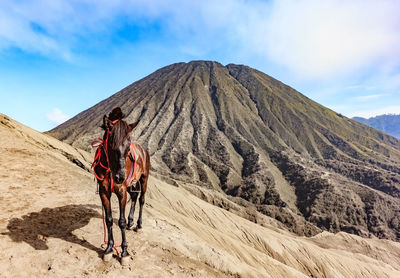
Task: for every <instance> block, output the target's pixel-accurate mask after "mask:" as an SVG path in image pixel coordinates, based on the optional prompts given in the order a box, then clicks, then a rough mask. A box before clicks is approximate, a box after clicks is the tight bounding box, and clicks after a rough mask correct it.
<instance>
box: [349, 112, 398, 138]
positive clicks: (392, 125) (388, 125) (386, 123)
mask: <svg viewBox="0 0 400 278" xmlns="http://www.w3.org/2000/svg"><path fill="white" fill-rule="evenodd" d="M352 119H353V120H355V121H358V122H360V123H363V124H365V125H368V126H370V127H373V128H376V129H379V130H381V131H384V132H386V133H387V134H390V135H392V136H394V137H397V138H400V114H384V115H378V116H375V117H370V118H368V119H366V118H363V117H353V118H352Z"/></svg>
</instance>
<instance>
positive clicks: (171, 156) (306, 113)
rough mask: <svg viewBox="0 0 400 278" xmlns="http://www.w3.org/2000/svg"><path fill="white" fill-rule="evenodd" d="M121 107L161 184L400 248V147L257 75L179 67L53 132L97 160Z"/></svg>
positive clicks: (312, 228)
mask: <svg viewBox="0 0 400 278" xmlns="http://www.w3.org/2000/svg"><path fill="white" fill-rule="evenodd" d="M115 106H120V107H121V108H122V110H123V111H124V112H125V114H126V115H127V120H128V121H135V120H137V119H140V123H139V125H138V126H137V128H136V130H135V131H134V132H133V138H135V140H137V141H138V143H140V144H142V145H145V146H147V147H148V148H149V151H150V153H151V155H152V165H153V167H152V171H153V173H155V174H156V175H158V176H160V177H164V178H165V179H172V180H177V181H180V182H181V183H187V184H189V183H196V184H198V185H200V186H203V187H205V188H211V189H213V190H215V191H217V192H220V193H223V194H226V196H227V198H230V199H232V200H234V201H235V202H237V203H240V204H241V205H245V206H249V207H254V208H255V209H256V210H257V211H259V212H262V213H264V214H266V215H269V216H273V217H275V218H276V219H278V220H279V221H281V222H282V223H284V224H285V225H286V226H287V227H288V228H289V230H291V231H294V232H296V233H298V234H303V235H314V234H316V233H317V232H318V231H319V230H320V229H324V230H328V231H333V232H337V231H340V230H344V231H348V232H352V233H355V234H358V235H363V236H371V235H375V236H378V237H382V238H389V239H393V240H399V238H400V226H399V223H400V203H399V200H398V196H400V194H399V193H400V141H399V140H398V139H396V138H394V137H391V136H389V135H387V134H385V133H383V132H379V131H376V130H375V129H373V128H370V127H366V126H364V125H362V124H360V123H358V122H356V121H353V120H351V119H348V118H346V117H343V116H342V115H340V114H338V113H336V112H334V111H332V110H329V109H327V108H325V107H323V106H321V105H319V104H318V103H316V102H314V101H312V100H310V99H309V98H307V97H305V96H304V95H302V94H300V93H299V92H297V91H296V90H294V89H292V88H290V87H289V86H286V85H285V84H283V83H282V82H280V81H278V80H276V79H273V78H272V77H270V76H268V75H266V74H264V73H262V72H260V71H257V70H254V69H252V68H250V67H247V66H243V65H234V64H228V65H227V66H223V65H221V64H220V63H217V62H210V61H193V62H190V63H176V64H172V65H169V66H166V67H164V68H161V69H159V70H157V71H155V72H154V73H152V74H150V75H149V76H147V77H145V78H143V79H141V80H139V81H137V82H135V83H133V84H131V85H129V86H127V87H126V88H124V89H122V90H121V91H119V92H117V93H116V94H114V95H113V96H111V97H110V98H108V99H106V100H103V101H102V102H100V103H98V104H96V105H95V106H93V107H92V108H90V109H88V110H86V111H83V112H82V113H80V114H78V115H77V116H76V117H74V118H72V119H70V120H69V121H67V122H66V123H64V124H62V125H60V126H59V127H57V128H55V129H53V130H51V131H49V134H51V135H52V136H55V137H56V138H58V139H61V140H63V141H65V142H67V143H70V144H72V145H73V146H76V147H80V148H83V149H86V150H88V147H89V143H90V141H91V140H92V139H93V138H96V137H98V136H99V135H100V134H101V132H102V131H101V129H100V128H99V126H100V121H101V119H102V116H103V115H104V114H106V113H108V112H109V111H111V109H112V108H114V107H115ZM387 206H388V207H389V208H390V209H389V210H388V209H387V208H388V207H387Z"/></svg>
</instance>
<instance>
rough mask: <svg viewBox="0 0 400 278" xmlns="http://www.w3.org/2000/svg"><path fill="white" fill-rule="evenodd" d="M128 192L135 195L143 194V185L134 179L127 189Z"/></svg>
mask: <svg viewBox="0 0 400 278" xmlns="http://www.w3.org/2000/svg"><path fill="white" fill-rule="evenodd" d="M127 191H128V192H130V193H133V192H141V191H142V190H141V184H140V182H139V181H138V180H134V179H133V180H132V181H131V182H130V183H129V185H128V188H127Z"/></svg>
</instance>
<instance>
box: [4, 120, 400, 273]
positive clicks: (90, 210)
mask: <svg viewBox="0 0 400 278" xmlns="http://www.w3.org/2000/svg"><path fill="white" fill-rule="evenodd" d="M0 152H1V154H2V155H1V156H0V161H1V165H2V167H1V168H0V176H1V177H2V178H1V179H0V193H1V194H0V198H1V199H0V200H1V201H0V250H1V256H0V265H1V266H2V271H1V275H0V276H1V277H121V276H123V277H188V276H190V277H274V278H279V277H284V278H288V277H296V278H298V277H399V276H400V267H399V266H400V243H397V242H393V241H388V240H380V239H365V238H361V237H359V236H355V235H349V234H346V233H342V232H341V233H338V234H331V233H328V232H323V233H321V234H318V235H317V236H315V237H311V238H305V237H299V236H296V235H294V234H292V233H289V232H287V231H285V230H282V229H279V228H277V224H279V223H277V222H276V221H275V220H273V219H271V218H269V217H266V216H260V217H263V218H264V219H265V221H264V227H263V226H261V225H258V224H255V223H252V222H250V221H248V220H245V219H244V218H242V217H239V216H237V215H236V214H234V213H231V212H229V211H227V210H225V209H222V208H218V207H216V206H213V205H211V204H209V203H207V202H205V201H202V200H201V199H199V198H197V197H195V196H194V195H193V194H191V193H190V192H189V191H187V189H185V186H184V183H182V182H179V181H178V182H176V184H175V185H170V184H168V183H165V182H163V181H161V180H158V179H156V178H155V177H154V176H152V177H151V178H150V180H149V186H148V192H147V195H146V205H145V208H144V214H143V217H144V218H143V220H144V222H143V230H141V231H140V232H134V231H128V232H127V240H128V244H129V246H128V248H129V249H128V250H129V252H130V254H131V255H132V260H131V261H130V265H129V266H127V267H122V266H121V264H120V263H119V261H118V259H117V257H114V258H113V259H112V261H111V262H109V263H105V262H103V261H102V259H101V253H102V250H104V246H102V245H101V243H102V240H103V228H102V220H101V206H100V204H101V202H100V199H99V196H98V195H97V194H95V188H96V186H95V182H94V181H93V174H90V173H89V172H88V171H87V170H86V167H87V166H88V165H89V161H88V159H89V158H88V154H87V153H85V152H84V151H81V150H78V149H74V148H73V147H71V146H70V145H67V144H65V143H62V142H59V141H57V140H56V139H54V138H52V137H50V136H47V135H44V134H41V133H39V132H37V131H34V130H32V129H30V128H28V127H26V126H23V125H22V124H20V123H18V122H15V121H13V120H12V119H10V118H8V117H7V116H4V115H1V114H0ZM78 161H79V162H80V163H78ZM201 189H202V190H203V191H202V192H203V193H204V194H206V195H207V194H208V195H209V196H211V195H215V194H216V192H215V191H214V190H211V189H204V188H201ZM112 202H113V204H114V205H113V208H114V210H113V215H114V216H116V215H118V205H116V204H117V199H116V197H115V196H113V198H112ZM227 202H229V201H227ZM231 205H232V207H234V206H235V204H231ZM236 206H237V205H236ZM237 207H239V206H237ZM136 217H137V216H136ZM114 227H117V225H115V226H114ZM114 231H115V232H114V236H115V237H116V240H120V238H119V236H120V233H119V232H118V228H115V230H114Z"/></svg>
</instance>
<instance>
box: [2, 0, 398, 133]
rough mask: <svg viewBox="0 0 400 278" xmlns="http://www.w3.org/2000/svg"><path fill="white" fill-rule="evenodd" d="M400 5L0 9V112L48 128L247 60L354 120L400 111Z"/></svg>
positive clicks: (166, 2)
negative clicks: (160, 75) (179, 75)
mask: <svg viewBox="0 0 400 278" xmlns="http://www.w3.org/2000/svg"><path fill="white" fill-rule="evenodd" d="M399 14H400V1H397V0H393V1H390V0H376V1H370V0H362V1H361V0H352V1H343V0H324V1H321V0H320V1H317V0H280V1H264V0H218V1H215V0H214V1H211V0H203V1H182V0H153V1H152V0H126V1H122V0H114V1H109V0H81V1H78V0H69V1H66V0H36V1H27V0H19V1H1V2H0V94H1V95H0V96H1V101H0V112H1V113H4V114H6V115H8V116H10V117H12V118H14V119H16V120H18V121H20V122H22V123H24V124H26V125H28V126H30V127H32V128H35V129H37V130H39V131H45V130H49V129H51V128H53V127H55V126H57V125H58V124H59V123H61V122H62V121H64V120H66V119H68V118H69V117H72V116H74V115H76V114H77V113H79V112H81V111H82V110H84V109H87V108H89V107H91V106H92V105H94V104H96V103H97V102H99V101H101V100H102V99H104V98H107V97H109V96H111V95H112V94H114V93H116V92H117V91H119V90H120V89H122V88H124V87H125V86H127V85H129V84H131V83H133V82H134V81H136V80H138V79H140V78H142V77H144V76H146V75H148V74H150V73H152V72H153V71H155V70H156V69H158V68H160V67H163V66H166V65H168V64H171V63H175V62H182V61H183V62H188V61H191V60H215V61H218V62H221V63H222V64H228V63H236V64H245V65H248V66H251V67H253V68H256V69H259V70H261V71H263V72H265V73H267V74H269V75H271V76H273V77H275V78H277V79H279V80H281V81H282V82H284V83H286V84H288V85H290V86H292V87H293V88H295V89H297V90H298V91H300V92H301V93H303V94H305V95H306V96H308V97H310V98H311V99H313V100H315V101H317V102H319V103H321V104H322V105H325V106H327V107H329V108H331V109H333V110H335V111H337V112H339V113H342V114H344V115H346V116H349V117H352V116H356V115H357V116H364V117H369V116H374V115H378V114H384V113H396V114H399V113H400V16H399Z"/></svg>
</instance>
